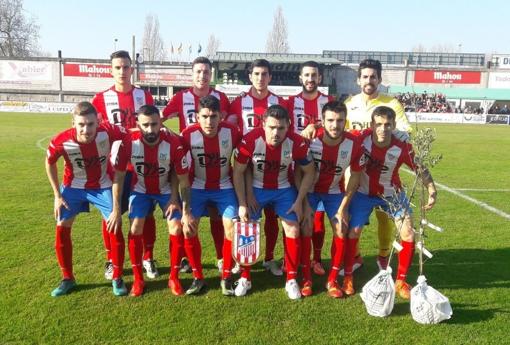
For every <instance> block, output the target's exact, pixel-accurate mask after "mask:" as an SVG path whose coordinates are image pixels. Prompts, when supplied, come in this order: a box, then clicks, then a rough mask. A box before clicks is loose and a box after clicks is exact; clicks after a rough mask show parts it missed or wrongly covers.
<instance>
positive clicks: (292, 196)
mask: <svg viewBox="0 0 510 345" xmlns="http://www.w3.org/2000/svg"><path fill="white" fill-rule="evenodd" d="M253 194H254V195H255V199H256V200H257V203H258V204H259V209H258V210H257V213H256V214H253V215H252V216H251V217H252V219H253V220H259V219H260V217H261V216H262V209H264V208H266V207H267V206H271V207H272V208H273V209H274V211H275V213H276V214H277V215H278V216H280V218H282V219H285V220H288V221H294V222H297V221H298V220H297V216H296V213H294V212H291V213H289V214H287V211H288V210H289V209H290V208H291V207H292V204H294V202H295V201H296V198H297V191H296V189H295V188H294V187H288V188H283V189H262V188H255V187H254V188H253Z"/></svg>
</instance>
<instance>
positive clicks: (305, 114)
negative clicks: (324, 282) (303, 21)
mask: <svg viewBox="0 0 510 345" xmlns="http://www.w3.org/2000/svg"><path fill="white" fill-rule="evenodd" d="M299 82H300V83H301V85H302V86H303V91H302V92H300V93H299V94H297V95H296V96H290V97H289V99H288V101H287V104H288V110H289V116H290V122H291V129H292V130H294V132H296V133H298V134H300V133H301V132H302V131H306V128H307V127H309V126H310V127H314V126H315V125H316V124H320V123H321V113H322V107H323V106H324V105H325V104H326V103H328V102H330V101H332V100H333V97H332V96H327V95H324V94H323V93H321V92H320V91H319V89H318V87H319V85H320V83H321V82H322V70H321V66H320V65H319V64H318V63H317V62H315V61H307V62H305V63H303V64H302V65H301V71H300V73H299ZM301 235H302V237H301V244H302V247H301V252H302V255H303V257H305V256H306V255H308V256H310V254H311V245H312V243H313V261H312V262H311V266H312V269H313V271H314V273H315V274H317V275H324V274H325V273H326V271H325V270H324V267H323V266H322V260H321V252H322V247H323V245H324V235H325V227H324V207H322V204H321V203H319V207H318V211H317V212H315V216H314V227H313V231H312V233H311V234H310V233H308V231H306V232H304V233H302V234H301ZM305 262H307V263H304V262H301V265H306V264H308V265H310V260H305ZM303 269H304V270H306V269H307V268H303Z"/></svg>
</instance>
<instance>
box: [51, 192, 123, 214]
mask: <svg viewBox="0 0 510 345" xmlns="http://www.w3.org/2000/svg"><path fill="white" fill-rule="evenodd" d="M60 192H61V193H62V198H64V200H65V201H66V202H67V205H68V206H69V209H67V208H65V207H61V208H60V219H59V221H62V220H66V219H69V218H72V217H74V216H76V215H77V214H78V213H80V212H89V210H90V208H89V204H92V205H94V206H96V208H97V209H98V210H99V211H101V215H102V216H103V219H105V220H106V219H108V217H109V216H110V213H112V205H113V199H112V189H111V188H99V189H81V188H72V187H65V186H61V187H60Z"/></svg>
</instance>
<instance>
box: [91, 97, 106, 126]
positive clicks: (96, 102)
mask: <svg viewBox="0 0 510 345" xmlns="http://www.w3.org/2000/svg"><path fill="white" fill-rule="evenodd" d="M91 103H92V105H93V106H94V108H96V111H97V117H98V119H99V123H106V122H108V115H107V114H106V108H105V106H104V96H103V93H102V92H101V93H97V94H96V95H95V96H94V98H92V102H91Z"/></svg>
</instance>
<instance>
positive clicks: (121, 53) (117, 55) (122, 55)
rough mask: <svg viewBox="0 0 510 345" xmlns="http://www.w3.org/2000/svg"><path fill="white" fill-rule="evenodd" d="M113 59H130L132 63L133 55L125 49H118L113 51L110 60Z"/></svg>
mask: <svg viewBox="0 0 510 345" xmlns="http://www.w3.org/2000/svg"><path fill="white" fill-rule="evenodd" d="M113 59H128V60H129V62H130V63H131V56H129V53H128V52H127V51H125V50H117V51H116V52H113V53H112V54H111V55H110V60H113Z"/></svg>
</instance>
